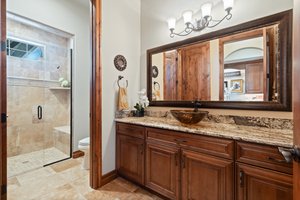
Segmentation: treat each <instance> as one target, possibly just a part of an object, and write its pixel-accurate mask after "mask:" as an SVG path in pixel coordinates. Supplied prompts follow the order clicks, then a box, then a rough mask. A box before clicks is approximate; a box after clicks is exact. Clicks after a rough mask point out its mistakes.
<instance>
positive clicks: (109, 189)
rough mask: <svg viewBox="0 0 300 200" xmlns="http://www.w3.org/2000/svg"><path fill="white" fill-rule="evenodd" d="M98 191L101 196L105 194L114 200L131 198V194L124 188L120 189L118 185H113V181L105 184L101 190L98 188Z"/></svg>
mask: <svg viewBox="0 0 300 200" xmlns="http://www.w3.org/2000/svg"><path fill="white" fill-rule="evenodd" d="M98 191H100V192H101V193H103V194H106V195H108V196H111V197H113V198H115V199H120V200H123V199H130V196H132V192H130V191H128V190H127V189H125V188H124V187H122V186H121V185H119V184H116V183H115V180H114V181H112V182H110V183H108V184H106V185H105V186H103V187H102V188H100V189H99V190H98Z"/></svg>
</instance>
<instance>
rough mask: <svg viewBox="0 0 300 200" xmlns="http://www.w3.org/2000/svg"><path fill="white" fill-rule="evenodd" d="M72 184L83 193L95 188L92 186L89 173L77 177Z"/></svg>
mask: <svg viewBox="0 0 300 200" xmlns="http://www.w3.org/2000/svg"><path fill="white" fill-rule="evenodd" d="M71 185H72V186H73V187H74V188H75V189H76V191H77V192H79V193H80V194H82V195H85V194H87V193H89V192H92V191H93V189H92V188H91V187H90V177H89V175H87V176H84V177H81V178H78V179H76V180H75V181H73V182H71Z"/></svg>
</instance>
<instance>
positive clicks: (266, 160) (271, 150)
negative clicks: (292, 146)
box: [236, 142, 293, 174]
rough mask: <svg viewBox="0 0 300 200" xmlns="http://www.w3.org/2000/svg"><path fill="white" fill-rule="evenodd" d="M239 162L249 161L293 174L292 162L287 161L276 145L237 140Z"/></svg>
mask: <svg viewBox="0 0 300 200" xmlns="http://www.w3.org/2000/svg"><path fill="white" fill-rule="evenodd" d="M236 147H237V150H236V160H237V162H243V163H248V164H252V165H256V166H260V167H265V168H268V169H272V170H276V171H280V172H285V173H289V174H292V171H293V170H292V164H289V163H286V162H285V159H284V157H283V156H282V155H281V154H280V152H279V151H278V148H277V147H275V146H267V145H259V144H252V143H244V142H237V145H236Z"/></svg>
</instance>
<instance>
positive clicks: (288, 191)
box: [236, 163, 293, 200]
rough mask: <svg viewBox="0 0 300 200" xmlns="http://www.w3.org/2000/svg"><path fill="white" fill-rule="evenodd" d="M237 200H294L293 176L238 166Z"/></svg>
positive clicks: (259, 168)
mask: <svg viewBox="0 0 300 200" xmlns="http://www.w3.org/2000/svg"><path fill="white" fill-rule="evenodd" d="M236 174H237V180H236V182H237V200H293V184H292V179H293V178H292V175H290V174H285V173H281V172H277V171H274V170H269V169H265V168H261V167H255V166H251V165H245V164H240V163H238V164H237V173H236Z"/></svg>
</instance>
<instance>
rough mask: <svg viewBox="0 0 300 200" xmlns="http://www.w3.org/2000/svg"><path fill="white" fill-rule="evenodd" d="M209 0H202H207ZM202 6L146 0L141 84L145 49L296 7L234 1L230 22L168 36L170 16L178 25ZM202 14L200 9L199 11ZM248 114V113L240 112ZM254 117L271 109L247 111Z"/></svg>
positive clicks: (218, 8)
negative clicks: (184, 16) (189, 13)
mask: <svg viewBox="0 0 300 200" xmlns="http://www.w3.org/2000/svg"><path fill="white" fill-rule="evenodd" d="M204 2H206V1H204V0H203V1H202V3H204ZM214 3H215V6H214V8H213V10H212V15H213V16H215V18H216V19H220V18H221V17H222V16H223V15H224V14H225V11H224V9H223V4H222V1H220V0H214ZM200 6H201V1H200V0H190V1H186V0H164V1H161V0H143V1H142V6H141V24H142V26H141V27H142V29H141V36H142V38H141V87H146V80H147V79H146V51H147V49H151V48H154V47H158V46H161V45H164V44H168V43H172V42H175V41H178V40H184V39H186V38H188V37H194V36H197V35H200V34H204V33H208V32H211V31H216V30H219V29H223V28H226V27H230V26H235V25H238V24H241V23H244V22H247V21H251V20H254V19H258V18H261V17H264V16H268V15H271V14H275V13H278V12H281V11H284V10H288V9H292V8H293V0H284V1H283V0H263V1H262V0H252V1H247V0H235V6H234V8H233V10H232V14H233V17H232V19H231V20H230V21H225V22H224V23H222V24H220V25H219V26H217V27H215V28H213V29H206V30H205V31H203V32H202V33H196V34H191V35H190V36H187V37H175V38H174V39H172V38H170V37H169V30H168V26H167V23H166V21H167V19H168V18H169V17H172V16H175V17H177V19H178V22H177V23H178V24H183V22H182V18H180V16H181V14H182V12H183V11H184V10H186V9H188V8H189V9H194V11H195V12H197V10H199V8H200ZM198 14H199V12H198ZM214 112H216V113H218V114H226V113H235V114H238V113H239V112H240V111H233V110H229V112H228V110H214ZM240 113H243V114H244V113H245V112H240ZM247 113H249V115H251V116H267V117H268V116H269V115H270V114H269V112H262V111H258V112H257V111H256V112H247ZM273 114H274V117H283V118H292V113H281V112H278V113H273Z"/></svg>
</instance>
